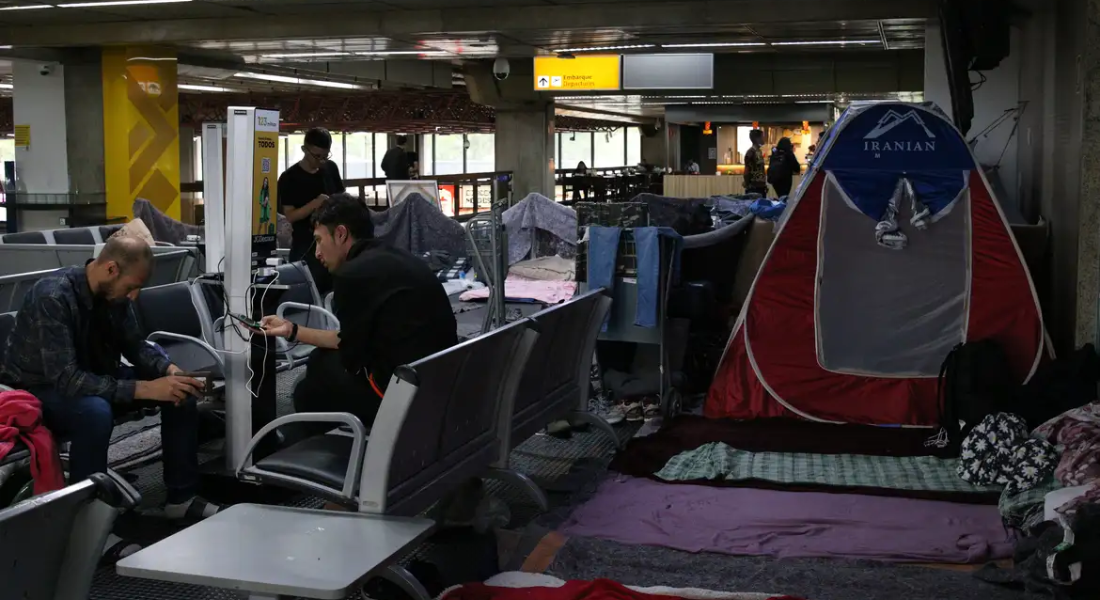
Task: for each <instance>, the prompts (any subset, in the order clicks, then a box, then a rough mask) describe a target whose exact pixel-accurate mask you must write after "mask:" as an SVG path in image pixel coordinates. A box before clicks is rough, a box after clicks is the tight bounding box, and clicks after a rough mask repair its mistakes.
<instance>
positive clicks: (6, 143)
mask: <svg viewBox="0 0 1100 600" xmlns="http://www.w3.org/2000/svg"><path fill="white" fill-rule="evenodd" d="M14 160H15V139H14V138H10V137H5V138H0V166H3V164H4V163H6V162H8V161H14ZM0 173H3V172H2V171H0ZM2 177H3V178H4V179H7V176H6V175H2ZM7 220H8V209H6V208H0V223H3V222H7Z"/></svg>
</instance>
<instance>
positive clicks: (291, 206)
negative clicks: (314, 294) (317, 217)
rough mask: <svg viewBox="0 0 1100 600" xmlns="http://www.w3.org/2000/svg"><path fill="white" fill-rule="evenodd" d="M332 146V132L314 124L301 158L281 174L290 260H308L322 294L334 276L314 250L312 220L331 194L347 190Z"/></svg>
mask: <svg viewBox="0 0 1100 600" xmlns="http://www.w3.org/2000/svg"><path fill="white" fill-rule="evenodd" d="M331 150H332V136H331V135H329V132H328V131H327V130H325V129H322V128H320V127H314V128H313V129H310V130H309V131H307V132H306V136H305V140H304V143H303V144H302V152H303V153H304V154H305V155H304V156H303V157H302V160H300V161H298V162H297V163H295V164H293V165H291V167H290V168H288V169H287V170H286V171H283V174H282V175H280V176H279V198H278V201H279V213H281V214H282V215H283V216H285V217H286V220H287V221H290V223H291V226H292V227H293V232H292V235H291V242H290V261H291V262H295V261H299V260H304V261H305V263H306V266H308V267H309V272H310V274H311V275H313V281H314V283H316V284H317V290H318V291H319V292H321V294H322V295H324V294H327V293H328V292H329V290H331V289H332V278H331V277H330V276H329V273H328V270H327V269H325V268H324V266H323V265H321V263H320V262H319V261H318V260H317V257H316V255H315V254H316V253H315V252H313V227H312V226H311V225H310V222H309V220H310V217H311V216H312V215H313V211H315V210H317V207H319V206H321V203H322V202H324V201H325V200H326V199H327V198H328V197H329V196H331V195H333V194H339V193H342V192H343V191H344V182H343V180H342V179H341V178H340V167H338V166H336V163H334V162H332V161H331V160H329V157H330V156H332V152H331Z"/></svg>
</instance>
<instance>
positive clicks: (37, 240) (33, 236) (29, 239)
mask: <svg viewBox="0 0 1100 600" xmlns="http://www.w3.org/2000/svg"><path fill="white" fill-rule="evenodd" d="M4 243H5V244H45V243H46V234H44V233H42V232H41V231H20V232H19V233H9V234H7V235H5V236H4Z"/></svg>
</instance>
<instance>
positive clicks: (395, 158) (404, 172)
mask: <svg viewBox="0 0 1100 600" xmlns="http://www.w3.org/2000/svg"><path fill="white" fill-rule="evenodd" d="M407 143H409V138H408V137H406V136H403V135H399V136H397V145H396V146H394V147H393V148H390V149H389V150H387V151H386V154H385V155H383V156H382V171H383V172H384V173H385V174H386V179H392V180H394V181H405V180H407V179H408V178H409V166H410V161H409V153H408V152H406V151H405V144H407Z"/></svg>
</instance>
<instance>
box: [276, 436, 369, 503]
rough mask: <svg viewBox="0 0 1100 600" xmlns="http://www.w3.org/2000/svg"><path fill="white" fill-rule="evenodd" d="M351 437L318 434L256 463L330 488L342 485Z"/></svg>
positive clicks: (346, 469)
mask: <svg viewBox="0 0 1100 600" xmlns="http://www.w3.org/2000/svg"><path fill="white" fill-rule="evenodd" d="M351 445H352V438H350V437H348V436H344V435H318V436H314V437H311V438H308V439H305V440H302V441H300V442H298V443H297V444H294V445H293V446H290V447H289V448H283V449H282V450H279V451H278V452H276V453H274V454H272V455H270V456H268V457H266V458H264V459H263V460H261V461H259V462H257V463H256V466H257V467H259V468H261V469H263V470H265V471H271V472H272V473H279V474H280V475H289V476H291V477H298V478H301V479H305V480H308V481H312V482H314V483H319V484H321V485H325V486H328V487H331V488H334V489H337V490H338V489H341V488H342V487H344V475H346V474H347V472H348V461H349V459H350V458H351Z"/></svg>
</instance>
